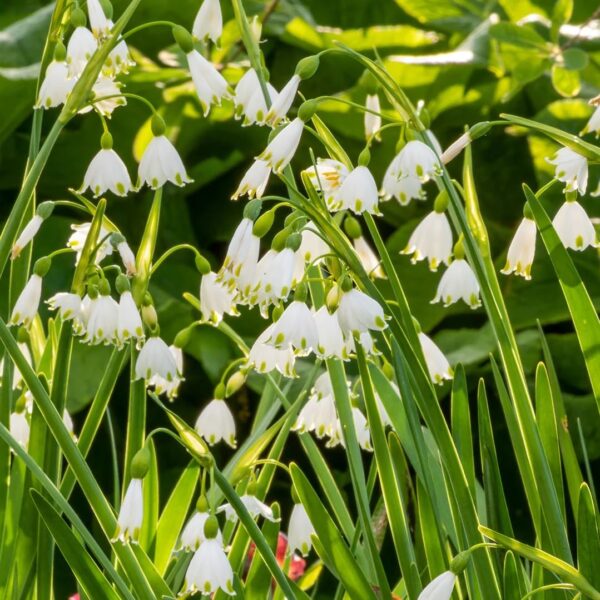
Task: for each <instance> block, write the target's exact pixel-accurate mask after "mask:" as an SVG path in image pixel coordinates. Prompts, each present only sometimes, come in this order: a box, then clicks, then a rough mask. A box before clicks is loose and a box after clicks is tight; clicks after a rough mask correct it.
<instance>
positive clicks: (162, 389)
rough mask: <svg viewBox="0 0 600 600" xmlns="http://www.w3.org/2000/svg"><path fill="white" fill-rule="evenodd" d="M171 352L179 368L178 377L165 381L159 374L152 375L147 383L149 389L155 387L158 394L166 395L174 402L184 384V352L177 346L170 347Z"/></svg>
mask: <svg viewBox="0 0 600 600" xmlns="http://www.w3.org/2000/svg"><path fill="white" fill-rule="evenodd" d="M169 352H170V353H171V356H172V357H173V360H174V361H175V365H176V366H177V377H174V378H173V379H170V380H169V379H165V378H164V377H162V376H161V375H159V374H158V373H155V374H154V375H152V377H151V378H150V379H149V381H148V382H147V385H148V386H149V387H153V388H154V391H155V392H156V393H157V394H166V395H167V397H168V398H169V400H174V399H175V398H176V397H177V394H178V392H179V386H180V385H181V382H182V377H181V374H182V373H183V351H182V350H181V348H177V346H174V345H172V344H171V345H170V346H169Z"/></svg>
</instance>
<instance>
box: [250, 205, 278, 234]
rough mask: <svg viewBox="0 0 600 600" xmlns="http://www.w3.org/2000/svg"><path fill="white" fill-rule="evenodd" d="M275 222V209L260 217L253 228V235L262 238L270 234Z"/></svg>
mask: <svg viewBox="0 0 600 600" xmlns="http://www.w3.org/2000/svg"><path fill="white" fill-rule="evenodd" d="M274 220H275V209H271V210H268V211H267V212H266V213H264V214H262V215H260V217H258V219H256V221H255V222H254V227H253V228H252V233H253V234H254V235H255V236H256V237H258V238H262V237H264V236H265V235H267V233H269V231H270V229H271V227H272V226H273V221H274Z"/></svg>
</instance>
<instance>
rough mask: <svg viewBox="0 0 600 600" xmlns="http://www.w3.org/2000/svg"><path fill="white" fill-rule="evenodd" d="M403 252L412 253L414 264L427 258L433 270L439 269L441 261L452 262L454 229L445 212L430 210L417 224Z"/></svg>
mask: <svg viewBox="0 0 600 600" xmlns="http://www.w3.org/2000/svg"><path fill="white" fill-rule="evenodd" d="M402 254H412V258H411V259H410V260H411V262H412V263H413V264H415V263H416V262H418V261H420V260H423V259H425V258H426V259H427V260H428V261H429V269H430V270H431V271H437V269H438V266H439V265H440V263H445V264H447V265H448V264H450V259H451V256H452V229H450V223H449V222H448V217H446V215H445V213H443V212H437V211H435V210H434V211H432V212H430V213H429V214H428V215H427V216H426V217H425V218H424V219H423V220H422V221H421V222H420V223H419V224H418V225H417V227H416V228H415V230H414V231H413V233H412V235H411V236H410V239H409V240H408V244H407V245H406V248H405V249H404V250H402Z"/></svg>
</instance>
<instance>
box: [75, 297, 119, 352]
mask: <svg viewBox="0 0 600 600" xmlns="http://www.w3.org/2000/svg"><path fill="white" fill-rule="evenodd" d="M118 325H119V304H118V303H117V301H116V300H115V299H114V298H112V297H111V296H110V295H108V294H100V295H99V296H98V298H97V299H96V300H95V301H94V303H93V304H92V307H91V310H90V314H89V317H88V320H87V324H86V335H85V338H84V340H83V341H84V342H86V343H89V344H112V343H114V342H115V341H116V340H117V327H118Z"/></svg>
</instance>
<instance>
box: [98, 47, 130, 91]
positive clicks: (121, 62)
mask: <svg viewBox="0 0 600 600" xmlns="http://www.w3.org/2000/svg"><path fill="white" fill-rule="evenodd" d="M134 65H135V61H134V60H133V58H131V53H130V52H129V47H128V46H127V43H126V42H125V40H124V39H122V38H120V39H119V41H118V42H117V44H116V46H115V47H114V48H113V49H112V50H111V51H110V54H109V55H108V56H107V57H106V60H105V61H104V65H102V74H103V75H104V76H105V77H107V78H109V77H115V76H116V75H119V74H120V73H128V72H129V68H130V67H133V66H134ZM107 95H108V94H107Z"/></svg>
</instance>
